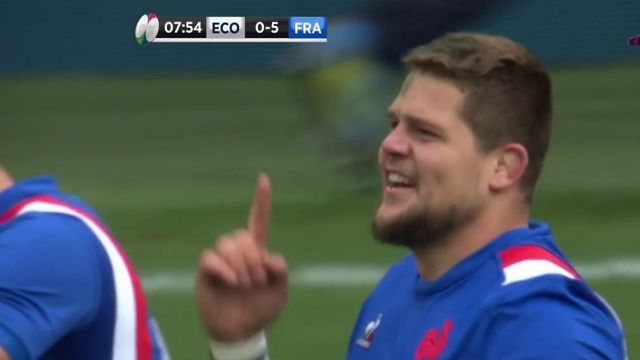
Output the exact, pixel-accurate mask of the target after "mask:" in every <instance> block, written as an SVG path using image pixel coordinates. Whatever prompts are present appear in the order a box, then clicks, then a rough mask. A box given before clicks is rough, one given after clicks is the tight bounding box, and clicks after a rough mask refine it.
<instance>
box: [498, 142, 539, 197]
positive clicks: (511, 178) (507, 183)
mask: <svg viewBox="0 0 640 360" xmlns="http://www.w3.org/2000/svg"><path fill="white" fill-rule="evenodd" d="M527 165H529V153H528V152H527V149H526V148H525V147H524V145H522V144H518V143H510V144H506V145H504V146H502V147H500V149H498V150H497V151H496V153H495V163H494V169H493V173H492V175H491V179H490V181H489V188H490V189H491V190H492V191H501V190H504V189H507V188H509V187H511V186H513V185H514V184H517V183H518V181H519V180H520V178H521V177H522V174H524V171H525V170H526V169H527Z"/></svg>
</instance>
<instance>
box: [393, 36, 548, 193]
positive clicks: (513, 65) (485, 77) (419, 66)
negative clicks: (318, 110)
mask: <svg viewBox="0 0 640 360" xmlns="http://www.w3.org/2000/svg"><path fill="white" fill-rule="evenodd" d="M404 63H405V65H406V66H407V67H408V69H409V71H410V72H425V73H429V74H433V75H435V76H438V77H442V78H444V79H447V80H451V81H453V82H454V83H455V84H456V85H459V86H460V87H461V89H462V90H463V92H464V93H465V100H464V104H463V106H462V109H461V116H462V117H463V119H464V120H465V121H466V122H467V124H468V125H469V127H470V128H471V130H472V132H473V133H474V135H475V137H476V140H477V144H478V145H479V148H480V149H481V150H482V151H485V152H489V151H491V150H494V149H496V148H498V147H499V146H501V145H504V144H507V143H509V142H517V143H520V144H522V145H523V146H524V147H525V148H526V149H527V152H528V155H529V165H528V167H527V169H526V170H525V172H524V174H523V175H522V180H521V187H522V189H523V191H524V192H525V195H526V198H527V201H529V202H530V201H531V199H532V197H533V192H534V190H535V185H536V183H537V181H538V178H539V176H540V173H541V172H542V165H543V162H544V157H545V155H546V153H547V150H548V148H549V141H550V137H551V128H552V99H551V80H550V78H549V75H548V74H547V72H546V71H545V69H544V67H543V66H542V64H541V63H540V62H539V61H538V59H536V57H535V56H534V55H532V54H531V53H530V52H529V51H528V50H527V49H525V48H524V47H523V46H522V45H519V44H518V43H516V42H514V41H512V40H510V39H507V38H505V37H502V36H491V35H482V34H472V33H450V34H447V35H444V36H443V37H440V38H438V39H436V40H434V41H432V42H431V43H429V44H427V45H425V46H421V47H418V48H416V49H414V50H412V51H411V52H410V53H409V54H408V55H407V56H406V57H405V59H404Z"/></svg>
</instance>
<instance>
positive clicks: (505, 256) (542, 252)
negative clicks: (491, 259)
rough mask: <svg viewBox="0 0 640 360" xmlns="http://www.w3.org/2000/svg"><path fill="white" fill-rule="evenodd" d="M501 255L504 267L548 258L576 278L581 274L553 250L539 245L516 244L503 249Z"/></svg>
mask: <svg viewBox="0 0 640 360" xmlns="http://www.w3.org/2000/svg"><path fill="white" fill-rule="evenodd" d="M499 255H500V260H501V262H502V268H503V269H504V268H506V267H508V266H510V265H513V264H515V263H519V262H521V261H526V260H547V261H550V262H552V263H554V264H555V265H558V266H559V267H561V268H562V269H564V270H566V271H567V272H568V273H569V274H571V275H573V276H575V278H576V279H580V275H578V273H577V272H576V271H575V270H573V268H572V267H571V266H569V265H568V264H567V263H566V262H565V261H564V260H562V259H561V258H559V257H558V256H557V255H555V254H554V253H552V252H551V251H549V250H547V249H545V248H543V247H541V246H538V245H519V246H514V247H511V248H508V249H506V250H503V251H501V252H500V254H499Z"/></svg>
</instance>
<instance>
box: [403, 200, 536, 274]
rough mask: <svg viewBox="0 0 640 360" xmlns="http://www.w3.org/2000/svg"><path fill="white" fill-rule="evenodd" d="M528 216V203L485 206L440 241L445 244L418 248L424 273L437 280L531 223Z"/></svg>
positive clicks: (418, 261)
mask: <svg viewBox="0 0 640 360" xmlns="http://www.w3.org/2000/svg"><path fill="white" fill-rule="evenodd" d="M496 210H506V211H496ZM496 214H500V216H497V215H496ZM528 218H529V211H528V208H527V207H526V206H523V207H522V209H519V210H515V209H513V208H511V209H508V208H506V209H485V211H482V213H481V214H480V215H479V216H478V217H477V218H476V219H474V220H472V221H471V222H470V223H468V224H467V225H465V226H464V227H462V228H460V229H458V230H457V231H455V232H454V233H452V234H451V235H450V236H449V237H448V238H447V239H442V241H439V243H440V244H441V245H437V246H433V247H429V248H425V249H420V250H417V251H414V254H415V256H416V261H417V265H418V270H419V272H420V277H421V278H422V279H424V280H429V281H435V280H437V279H438V278H440V277H441V276H442V275H444V274H445V273H446V272H447V271H448V270H449V269H451V268H452V267H453V266H454V265H456V264H457V263H458V262H460V261H462V260H463V259H464V258H466V257H467V256H469V255H471V254H473V253H474V252H476V251H478V250H480V249H481V248H482V247H484V246H485V245H487V244H488V243H490V242H491V241H492V240H494V239H495V238H497V237H498V236H500V235H501V234H503V233H505V232H507V231H509V230H513V229H516V228H520V227H526V226H528Z"/></svg>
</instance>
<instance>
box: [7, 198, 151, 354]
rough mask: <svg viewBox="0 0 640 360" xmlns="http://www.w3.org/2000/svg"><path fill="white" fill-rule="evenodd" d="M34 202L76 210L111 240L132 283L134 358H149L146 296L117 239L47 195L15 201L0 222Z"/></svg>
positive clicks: (96, 223) (74, 207) (71, 206)
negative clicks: (134, 337) (134, 323)
mask: <svg viewBox="0 0 640 360" xmlns="http://www.w3.org/2000/svg"><path fill="white" fill-rule="evenodd" d="M35 202H44V203H48V204H53V205H59V206H63V207H67V208H69V209H71V210H73V211H75V212H78V213H80V214H81V215H83V216H85V217H86V218H88V219H89V220H91V222H93V223H94V224H95V225H96V226H97V227H99V228H100V230H102V231H103V232H104V233H105V234H106V235H107V236H108V238H109V240H110V241H111V243H112V244H113V246H114V247H115V248H116V250H117V251H118V254H119V255H120V257H121V258H122V260H123V262H124V264H125V266H126V268H127V271H128V272H129V277H130V278H131V281H132V283H133V284H132V285H133V292H134V297H135V303H136V344H137V346H136V351H137V357H136V358H137V360H151V358H152V356H153V343H152V339H151V332H150V330H149V325H148V321H147V315H148V314H147V303H146V298H145V296H144V293H143V291H142V283H141V281H140V278H139V277H138V274H137V273H136V271H135V269H134V268H133V265H132V264H131V261H130V260H129V258H128V257H127V255H126V253H125V252H124V250H123V249H122V247H121V246H120V244H119V243H118V242H117V241H115V238H114V237H113V236H112V235H111V233H110V232H109V230H107V228H106V227H105V226H104V225H103V224H102V222H100V221H99V220H98V219H96V218H95V217H94V216H93V215H92V214H90V213H88V212H87V211H85V210H83V209H81V208H79V207H77V206H74V205H71V204H69V203H66V202H64V201H62V200H60V199H57V198H55V197H52V196H47V195H41V196H34V197H31V198H28V199H25V200H23V201H21V202H19V203H17V204H16V205H14V206H13V207H11V208H10V209H9V210H7V211H6V212H5V213H4V214H2V215H0V223H2V222H6V221H9V220H11V219H13V218H14V217H16V215H17V214H18V213H19V212H20V210H22V208H24V207H25V206H27V205H29V204H31V203H35Z"/></svg>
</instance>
